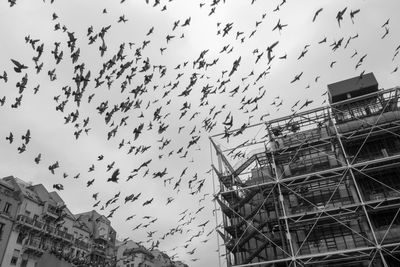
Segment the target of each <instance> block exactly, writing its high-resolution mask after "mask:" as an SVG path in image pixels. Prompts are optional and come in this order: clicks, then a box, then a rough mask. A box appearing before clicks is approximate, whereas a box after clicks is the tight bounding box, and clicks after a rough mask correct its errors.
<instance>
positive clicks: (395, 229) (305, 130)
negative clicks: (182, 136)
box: [210, 74, 400, 267]
mask: <svg viewBox="0 0 400 267" xmlns="http://www.w3.org/2000/svg"><path fill="white" fill-rule="evenodd" d="M328 93H329V100H330V101H329V102H330V103H329V106H327V107H320V108H317V109H313V110H309V111H305V112H301V113H295V114H292V115H290V116H286V117H282V118H279V119H274V120H271V121H269V122H267V123H265V124H262V125H261V126H262V127H263V129H264V130H265V136H264V139H260V140H257V141H255V142H248V141H247V142H245V143H242V144H241V145H239V146H235V147H232V148H230V149H227V150H225V151H224V152H223V151H222V150H221V148H220V146H219V145H218V144H217V142H218V141H216V140H220V139H219V138H221V135H216V136H213V137H211V138H210V140H211V142H212V145H213V147H214V149H215V151H216V154H217V155H218V162H219V165H220V166H218V167H215V166H213V168H214V170H215V173H216V174H217V176H218V178H219V181H220V193H219V194H218V198H217V201H218V203H219V204H220V206H221V210H222V213H223V231H218V233H219V234H220V236H221V237H222V240H223V241H224V243H225V248H226V260H227V262H228V266H260V264H261V265H262V266H264V265H265V266H360V267H361V266H365V267H366V266H377V267H380V266H400V249H399V247H400V246H399V245H400V216H399V215H400V214H399V212H400V160H399V159H400V138H399V137H400V104H399V100H398V96H399V95H400V88H399V87H396V88H392V89H386V90H378V83H377V82H376V79H375V77H374V76H373V74H366V75H364V76H362V77H356V78H352V79H349V80H345V81H342V82H338V83H335V84H331V85H328ZM251 127H253V126H248V127H247V128H251ZM254 127H256V126H254ZM227 135H231V136H232V138H233V136H235V131H232V132H231V133H224V136H225V137H226V136H227ZM231 140H232V139H231ZM241 149H242V150H246V151H247V152H246V154H245V157H244V158H243V159H242V160H240V161H239V162H238V163H237V164H235V166H232V165H231V163H230V161H229V159H228V154H236V153H238V151H240V150H241ZM248 151H250V152H248Z"/></svg>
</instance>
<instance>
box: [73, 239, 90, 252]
mask: <svg viewBox="0 0 400 267" xmlns="http://www.w3.org/2000/svg"><path fill="white" fill-rule="evenodd" d="M74 245H75V246H76V247H77V248H80V249H83V250H89V249H90V244H89V243H87V242H85V241H83V240H79V239H75V241H74Z"/></svg>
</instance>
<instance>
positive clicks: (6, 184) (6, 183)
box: [0, 179, 15, 190]
mask: <svg viewBox="0 0 400 267" xmlns="http://www.w3.org/2000/svg"><path fill="white" fill-rule="evenodd" d="M0 185H1V186H4V187H6V188H8V189H10V190H15V188H14V186H13V184H12V183H10V181H6V180H4V179H0Z"/></svg>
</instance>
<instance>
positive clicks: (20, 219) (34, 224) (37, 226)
mask: <svg viewBox="0 0 400 267" xmlns="http://www.w3.org/2000/svg"><path fill="white" fill-rule="evenodd" d="M16 223H19V224H21V225H24V226H27V227H29V228H31V229H33V230H38V231H41V230H42V228H43V225H44V224H43V223H42V222H40V221H38V220H34V219H33V218H30V217H28V216H26V215H18V216H17V220H16Z"/></svg>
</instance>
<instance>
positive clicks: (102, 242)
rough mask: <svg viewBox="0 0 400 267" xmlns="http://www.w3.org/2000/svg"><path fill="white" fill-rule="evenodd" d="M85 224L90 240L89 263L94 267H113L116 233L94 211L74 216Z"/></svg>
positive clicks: (105, 220) (108, 223)
mask: <svg viewBox="0 0 400 267" xmlns="http://www.w3.org/2000/svg"><path fill="white" fill-rule="evenodd" d="M75 216H76V217H77V218H78V219H79V221H80V222H82V223H83V224H85V226H86V227H87V229H88V230H89V233H90V236H91V239H92V250H91V252H90V255H89V257H90V261H91V263H92V264H93V265H94V266H114V265H115V262H116V254H115V242H116V231H115V230H114V228H112V226H111V222H110V221H109V220H108V219H107V218H106V217H105V216H103V215H101V214H99V213H98V212H96V211H95V210H92V211H89V212H84V213H80V214H76V215H75Z"/></svg>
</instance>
